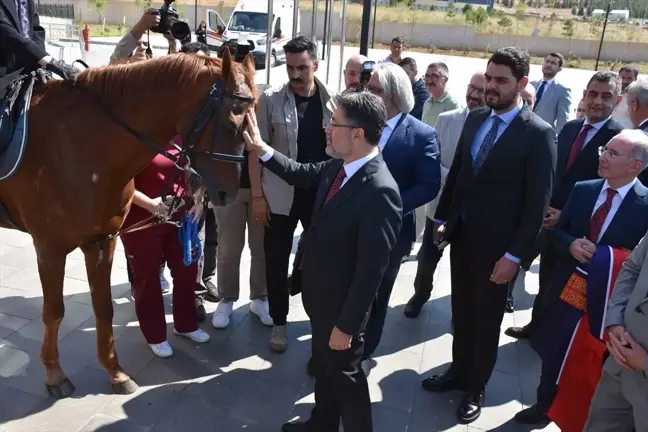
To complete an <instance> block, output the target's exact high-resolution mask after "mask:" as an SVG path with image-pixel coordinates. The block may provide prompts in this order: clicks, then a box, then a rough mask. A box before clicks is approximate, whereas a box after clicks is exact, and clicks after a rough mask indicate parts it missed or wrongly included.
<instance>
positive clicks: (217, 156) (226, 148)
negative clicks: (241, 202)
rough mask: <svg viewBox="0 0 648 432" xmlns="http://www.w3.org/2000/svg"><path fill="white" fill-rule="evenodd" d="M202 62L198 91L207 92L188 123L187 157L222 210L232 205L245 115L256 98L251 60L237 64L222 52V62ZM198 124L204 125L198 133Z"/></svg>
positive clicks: (237, 177) (217, 60)
mask: <svg viewBox="0 0 648 432" xmlns="http://www.w3.org/2000/svg"><path fill="white" fill-rule="evenodd" d="M206 60H207V61H208V69H209V70H210V73H207V74H201V76H200V77H199V81H200V84H201V85H200V88H201V89H204V88H206V87H204V86H203V85H202V84H203V83H205V85H209V87H210V88H211V91H210V94H209V97H208V101H207V102H202V103H203V108H202V109H201V110H199V111H198V114H197V116H195V115H194V118H192V119H190V121H189V125H193V126H190V127H189V131H190V132H189V136H191V134H192V133H193V134H195V135H194V136H195V142H193V143H190V144H191V146H192V147H191V150H190V151H189V156H190V158H191V160H192V165H193V167H194V169H195V170H196V171H197V172H198V174H200V176H201V177H202V181H203V184H205V185H206V186H207V192H208V194H209V198H210V200H211V202H212V203H213V204H214V205H217V206H222V205H225V204H227V203H228V202H231V201H233V200H234V198H235V197H236V194H237V192H238V187H239V182H240V174H241V168H242V166H243V164H242V163H241V162H242V156H243V151H244V149H245V142H244V140H243V130H244V128H245V114H246V113H247V112H248V111H249V110H250V109H252V108H253V106H254V101H255V97H256V91H255V86H254V58H253V57H252V56H251V55H248V56H246V57H245V59H244V60H243V62H242V63H241V64H239V63H236V62H234V61H233V60H232V58H231V56H230V54H229V51H227V50H226V51H225V53H224V55H223V58H222V59H206ZM201 116H203V117H204V118H202V119H201ZM201 121H204V122H205V124H204V126H203V127H204V129H203V130H202V132H201V131H200V128H201V125H200V123H201ZM185 130H187V129H185ZM190 141H191V140H190Z"/></svg>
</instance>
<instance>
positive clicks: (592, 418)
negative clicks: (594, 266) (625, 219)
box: [585, 236, 648, 432]
mask: <svg viewBox="0 0 648 432" xmlns="http://www.w3.org/2000/svg"><path fill="white" fill-rule="evenodd" d="M605 323H606V325H607V329H606V330H607V333H608V335H609V338H610V340H609V341H608V343H607V347H608V351H609V352H610V357H609V358H608V359H607V361H606V362H605V365H604V366H603V375H602V376H601V381H599V384H598V387H597V389H596V393H594V397H593V398H592V403H591V405H590V413H589V419H588V420H587V424H586V425H585V431H586V432H604V431H605V432H608V431H609V432H626V431H627V432H631V431H632V430H633V429H634V430H636V431H646V430H648V355H647V354H646V349H647V348H648V236H644V238H643V239H642V240H641V242H640V243H639V245H638V246H637V247H636V248H635V249H634V250H633V251H632V254H630V257H629V258H628V260H627V261H626V262H625V263H624V264H623V267H622V268H621V272H620V273H619V276H618V278H617V281H616V285H615V287H614V291H613V293H612V298H611V299H610V305H609V307H608V310H607V315H606V321H605Z"/></svg>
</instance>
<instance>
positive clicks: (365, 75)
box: [358, 60, 376, 91]
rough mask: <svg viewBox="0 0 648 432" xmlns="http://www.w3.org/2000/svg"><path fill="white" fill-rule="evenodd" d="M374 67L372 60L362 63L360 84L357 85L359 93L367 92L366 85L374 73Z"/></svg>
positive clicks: (374, 63)
mask: <svg viewBox="0 0 648 432" xmlns="http://www.w3.org/2000/svg"><path fill="white" fill-rule="evenodd" d="M374 66H376V62H375V61H372V60H367V61H366V62H364V63H362V69H360V82H359V83H358V90H359V91H364V90H367V85H368V84H369V80H370V79H371V74H372V73H373V71H374Z"/></svg>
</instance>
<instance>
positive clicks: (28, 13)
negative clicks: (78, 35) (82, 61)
mask: <svg viewBox="0 0 648 432" xmlns="http://www.w3.org/2000/svg"><path fill="white" fill-rule="evenodd" d="M39 67H44V68H45V69H46V70H48V71H50V72H53V73H55V74H56V75H59V76H60V77H61V78H64V79H74V77H75V76H76V73H77V70H76V69H75V68H73V67H72V66H70V65H68V64H66V63H64V62H63V61H61V60H56V59H54V58H52V56H50V55H49V54H47V51H45V29H43V27H41V26H40V22H39V20H38V14H37V13H36V8H35V6H34V0H0V100H2V98H3V97H4V94H5V91H6V88H7V86H8V85H9V84H10V83H11V82H12V81H13V80H14V79H16V78H17V77H18V76H20V75H21V74H22V73H26V72H29V71H31V70H35V69H38V68H39Z"/></svg>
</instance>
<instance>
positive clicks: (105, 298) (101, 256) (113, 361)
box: [81, 239, 138, 394]
mask: <svg viewBox="0 0 648 432" xmlns="http://www.w3.org/2000/svg"><path fill="white" fill-rule="evenodd" d="M116 243H117V240H115V239H113V240H107V241H104V242H103V245H104V248H103V253H102V252H101V248H100V245H99V243H95V244H91V245H86V246H83V247H81V250H82V251H83V254H84V255H85V262H86V271H87V272H88V281H89V282H90V295H91V296H92V308H93V309H94V313H95V321H96V326H97V358H98V360H99V363H100V364H101V365H102V366H103V367H104V368H105V369H106V370H107V371H108V373H109V374H110V382H111V384H112V388H113V391H114V392H115V393H117V394H131V393H133V392H135V391H136V390H137V388H138V386H137V384H136V383H135V381H133V380H132V379H131V377H129V376H128V375H127V374H126V373H125V372H124V371H123V370H122V368H121V366H120V365H119V362H118V361H117V353H115V340H114V339H113V328H112V320H113V305H112V293H111V291H110V271H111V269H112V263H113V257H114V253H115V244H116Z"/></svg>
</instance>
